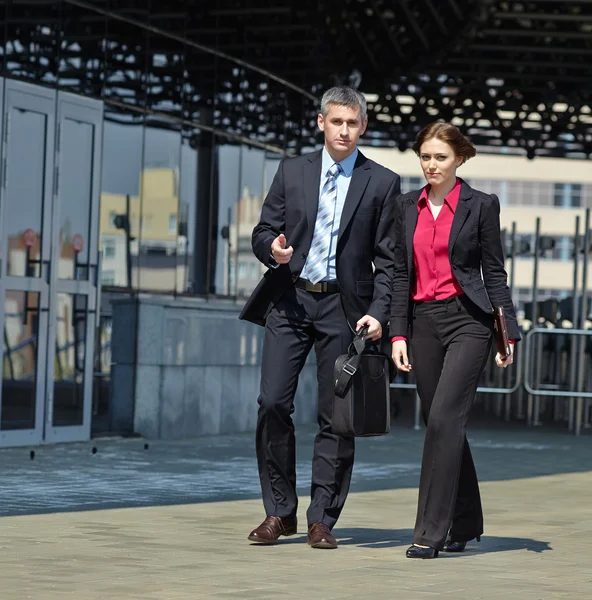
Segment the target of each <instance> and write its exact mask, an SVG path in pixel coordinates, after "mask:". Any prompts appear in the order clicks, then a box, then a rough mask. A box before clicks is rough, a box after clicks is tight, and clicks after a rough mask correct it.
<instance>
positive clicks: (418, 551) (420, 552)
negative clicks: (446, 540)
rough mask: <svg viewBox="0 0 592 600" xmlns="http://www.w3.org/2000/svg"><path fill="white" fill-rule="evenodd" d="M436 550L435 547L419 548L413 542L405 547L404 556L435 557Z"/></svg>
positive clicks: (436, 555)
mask: <svg viewBox="0 0 592 600" xmlns="http://www.w3.org/2000/svg"><path fill="white" fill-rule="evenodd" d="M438 552H439V551H438V550H437V549H436V548H429V547H428V548H421V547H420V546H416V545H415V544H413V545H412V546H409V548H407V552H405V556H406V557H407V558H437V557H438Z"/></svg>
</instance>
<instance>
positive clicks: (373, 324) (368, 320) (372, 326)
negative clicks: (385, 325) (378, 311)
mask: <svg viewBox="0 0 592 600" xmlns="http://www.w3.org/2000/svg"><path fill="white" fill-rule="evenodd" d="M365 325H368V338H370V339H371V340H372V341H373V342H374V341H376V340H379V339H380V338H381V337H382V325H381V324H380V323H379V322H378V321H377V320H376V319H375V318H374V317H371V316H370V315H365V316H363V317H362V318H361V319H360V320H359V321H358V322H357V323H356V332H358V331H360V329H362V327H364V326H365Z"/></svg>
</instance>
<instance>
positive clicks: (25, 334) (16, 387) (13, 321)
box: [0, 291, 39, 430]
mask: <svg viewBox="0 0 592 600" xmlns="http://www.w3.org/2000/svg"><path fill="white" fill-rule="evenodd" d="M38 333H39V294H38V293H37V292H20V291H7V292H6V297H5V299H4V331H3V337H4V344H3V347H4V354H3V359H2V413H1V417H0V429H2V430H9V429H34V428H35V406H36V396H37V394H36V385H37V342H38Z"/></svg>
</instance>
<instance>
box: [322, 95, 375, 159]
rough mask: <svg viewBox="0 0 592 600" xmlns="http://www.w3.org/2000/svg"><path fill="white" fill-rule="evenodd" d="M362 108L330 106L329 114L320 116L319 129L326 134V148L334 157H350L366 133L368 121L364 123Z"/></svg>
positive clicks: (365, 120)
mask: <svg viewBox="0 0 592 600" xmlns="http://www.w3.org/2000/svg"><path fill="white" fill-rule="evenodd" d="M360 112H361V111H360V107H359V106H356V107H355V108H352V107H350V106H340V105H338V104H329V112H328V113H327V114H326V115H325V116H324V117H323V115H322V114H319V116H318V124H319V129H320V130H321V131H322V132H324V134H325V146H327V150H329V153H330V154H332V155H333V156H334V157H338V158H340V160H341V159H342V158H345V157H346V156H348V155H350V154H351V153H352V152H353V151H354V149H355V148H356V145H357V143H358V139H359V138H360V136H361V135H362V134H363V133H364V131H366V125H367V124H368V119H367V118H366V119H364V121H362V119H361V116H360Z"/></svg>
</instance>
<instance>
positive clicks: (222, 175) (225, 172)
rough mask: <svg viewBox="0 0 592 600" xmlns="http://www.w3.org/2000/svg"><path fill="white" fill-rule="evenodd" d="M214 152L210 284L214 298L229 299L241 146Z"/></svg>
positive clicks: (222, 146) (238, 194)
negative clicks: (214, 219)
mask: <svg viewBox="0 0 592 600" xmlns="http://www.w3.org/2000/svg"><path fill="white" fill-rule="evenodd" d="M217 151H218V215H217V219H218V227H217V230H216V232H215V235H216V239H215V240H214V242H215V248H216V272H215V280H214V284H215V291H216V294H220V295H231V294H232V293H233V288H234V286H233V275H234V273H233V271H234V268H233V266H234V265H233V252H234V251H235V249H236V235H233V232H235V231H236V223H235V218H236V207H237V205H238V202H239V198H240V193H241V189H240V182H241V146H230V145H219V146H218V147H217ZM233 237H234V238H235V239H234V240H233ZM233 242H235V243H234V244H233Z"/></svg>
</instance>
